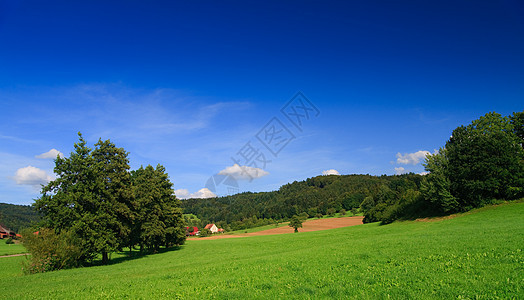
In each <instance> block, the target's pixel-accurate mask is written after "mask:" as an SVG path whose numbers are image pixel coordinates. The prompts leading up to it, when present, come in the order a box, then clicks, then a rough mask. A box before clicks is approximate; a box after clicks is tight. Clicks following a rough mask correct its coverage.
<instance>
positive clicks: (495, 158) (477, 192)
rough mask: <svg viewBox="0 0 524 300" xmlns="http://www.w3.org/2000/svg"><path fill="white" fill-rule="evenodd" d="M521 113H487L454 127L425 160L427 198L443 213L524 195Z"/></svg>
mask: <svg viewBox="0 0 524 300" xmlns="http://www.w3.org/2000/svg"><path fill="white" fill-rule="evenodd" d="M523 131H524V129H523V114H522V113H514V114H513V115H512V116H511V117H502V116H501V115H500V114H497V113H488V114H486V115H485V116H482V117H480V118H479V119H478V120H474V121H473V122H472V123H471V124H470V125H468V126H460V127H458V128H456V129H455V130H454V131H453V135H452V137H451V138H450V139H449V140H448V141H447V143H446V146H445V148H444V149H441V150H440V151H439V153H437V154H434V155H432V156H429V157H428V158H427V159H426V163H425V166H426V170H428V171H430V172H431V173H430V174H429V175H428V176H427V178H425V180H424V184H423V186H422V192H423V195H424V198H425V199H426V200H427V201H429V202H430V203H432V204H433V205H434V206H435V207H436V209H438V210H439V211H441V212H444V213H450V212H458V211H466V210H469V209H471V208H474V207H481V206H483V205H485V204H488V203H492V201H494V200H495V199H508V200H511V199H517V198H520V197H522V196H524V150H523V148H522V141H523V140H522V133H523Z"/></svg>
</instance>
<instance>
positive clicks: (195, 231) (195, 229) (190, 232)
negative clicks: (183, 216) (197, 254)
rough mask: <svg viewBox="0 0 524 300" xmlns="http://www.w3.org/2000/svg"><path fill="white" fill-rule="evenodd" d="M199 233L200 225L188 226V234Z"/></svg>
mask: <svg viewBox="0 0 524 300" xmlns="http://www.w3.org/2000/svg"><path fill="white" fill-rule="evenodd" d="M194 235H198V227H186V236H194Z"/></svg>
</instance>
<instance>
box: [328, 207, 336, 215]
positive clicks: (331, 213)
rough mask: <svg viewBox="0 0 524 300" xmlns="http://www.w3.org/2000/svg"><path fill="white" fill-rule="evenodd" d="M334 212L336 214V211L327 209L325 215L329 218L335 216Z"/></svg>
mask: <svg viewBox="0 0 524 300" xmlns="http://www.w3.org/2000/svg"><path fill="white" fill-rule="evenodd" d="M335 212H336V210H335V209H334V208H329V209H328V210H327V214H328V216H330V217H333V216H335Z"/></svg>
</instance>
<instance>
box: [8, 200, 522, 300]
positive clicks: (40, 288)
mask: <svg viewBox="0 0 524 300" xmlns="http://www.w3.org/2000/svg"><path fill="white" fill-rule="evenodd" d="M523 248H524V203H512V204H505V205H500V206H497V207H488V208H484V209H480V210H477V211H475V212H472V213H468V214H465V215H463V216H458V217H456V218H451V219H445V220H441V221H436V222H417V221H409V222H400V223H394V224H391V225H386V226H379V225H378V224H376V223H375V224H366V225H359V226H353V227H347V228H339V229H333V230H327V231H318V232H309V233H298V234H283V235H274V236H258V237H249V238H241V239H219V240H209V241H188V242H187V244H186V245H184V246H183V247H182V249H181V250H177V251H169V252H165V253H161V254H156V255H149V256H145V257H142V258H137V259H134V260H127V261H122V262H120V263H116V264H113V265H109V266H100V267H91V268H81V269H74V270H64V271H58V272H51V273H46V274H36V275H30V276H22V275H20V271H19V268H18V269H17V268H16V267H15V266H16V265H17V264H18V265H19V264H20V261H22V260H23V259H24V258H20V257H13V258H2V259H1V260H0V264H1V266H2V268H1V270H0V278H1V279H2V283H3V284H2V285H1V287H0V295H2V298H6V299H37V298H38V299H41V298H53V299H54V298H67V299H70V298H82V299H102V298H147V299H154V298H182V299H209V298H216V299H231V298H234V299H239V298H242V299H254V298H255V299H256V298H258V299H271V298H281V299H282V298H284V299H289V298H291V299H318V298H325V299H328V298H354V299H387V298H396V299H399V298H401V299H404V298H416V299H420V298H433V299H451V298H455V299H468V298H469V299H497V298H501V299H512V298H513V299H514V298H517V299H518V298H523V297H524V291H523V290H522V287H523V286H524V254H523Z"/></svg>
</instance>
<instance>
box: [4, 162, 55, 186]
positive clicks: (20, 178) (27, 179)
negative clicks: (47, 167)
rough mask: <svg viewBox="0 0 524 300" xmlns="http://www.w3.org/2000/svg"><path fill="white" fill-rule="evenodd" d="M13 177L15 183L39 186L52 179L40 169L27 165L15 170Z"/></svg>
mask: <svg viewBox="0 0 524 300" xmlns="http://www.w3.org/2000/svg"><path fill="white" fill-rule="evenodd" d="M13 179H14V180H15V181H16V184H23V185H33V186H39V185H40V184H47V183H48V182H49V181H51V180H53V177H51V176H49V175H48V174H47V173H46V172H45V171H44V170H42V169H39V168H35V167H33V166H27V167H25V168H20V169H18V170H16V173H15V176H14V177H13Z"/></svg>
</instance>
